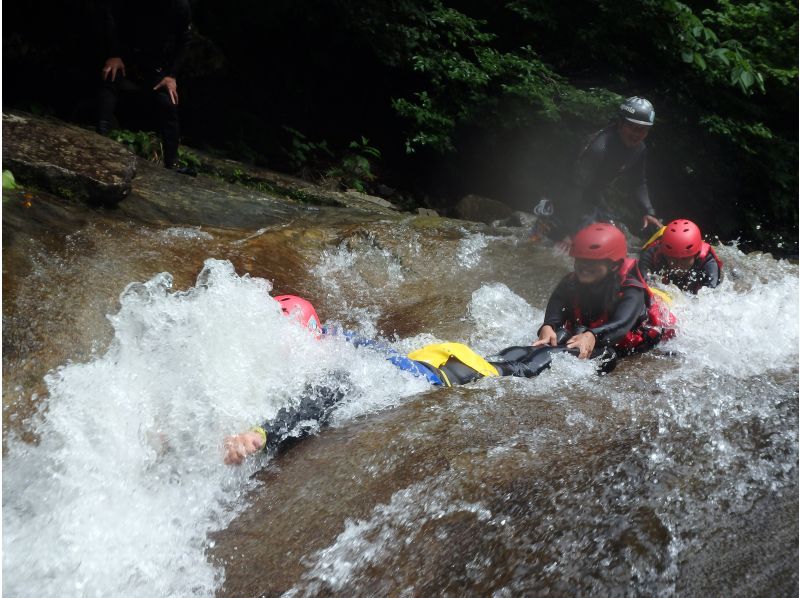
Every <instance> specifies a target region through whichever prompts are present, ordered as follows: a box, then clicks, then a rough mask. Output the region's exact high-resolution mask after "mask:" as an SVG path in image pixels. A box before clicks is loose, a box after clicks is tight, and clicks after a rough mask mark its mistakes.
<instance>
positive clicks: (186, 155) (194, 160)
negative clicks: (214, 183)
mask: <svg viewBox="0 0 800 598" xmlns="http://www.w3.org/2000/svg"><path fill="white" fill-rule="evenodd" d="M178 167H189V168H194V169H195V170H197V171H199V170H202V169H203V162H202V160H200V157H199V156H198V155H197V154H195V153H194V152H192V151H190V150H187V149H185V148H184V147H179V148H178Z"/></svg>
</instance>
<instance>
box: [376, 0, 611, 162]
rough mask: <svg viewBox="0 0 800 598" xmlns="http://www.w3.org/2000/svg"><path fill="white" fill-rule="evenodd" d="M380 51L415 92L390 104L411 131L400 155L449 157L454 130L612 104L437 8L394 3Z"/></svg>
mask: <svg viewBox="0 0 800 598" xmlns="http://www.w3.org/2000/svg"><path fill="white" fill-rule="evenodd" d="M386 17H387V22H386V23H385V26H384V27H385V30H386V38H383V39H384V42H385V40H386V39H390V40H393V43H392V44H391V45H390V46H387V45H386V44H385V43H384V45H383V46H381V47H380V48H379V51H380V52H382V55H383V56H384V59H385V60H387V62H388V63H389V64H391V65H392V66H394V67H396V68H402V69H408V70H411V71H413V72H415V73H417V75H418V76H417V80H418V89H416V90H413V89H412V90H410V91H409V92H407V93H405V94H403V95H402V96H399V97H395V98H393V99H392V106H393V108H394V109H395V110H396V111H397V113H398V114H399V115H400V116H401V117H403V118H404V119H406V121H407V122H409V124H410V130H409V133H408V135H407V137H406V140H405V147H406V152H408V153H413V152H415V151H416V150H417V149H419V148H421V147H428V148H431V149H433V150H435V151H437V152H440V153H446V152H452V151H454V150H455V149H456V148H455V145H454V135H455V134H456V132H457V130H458V128H459V127H463V126H474V125H477V126H479V127H482V128H486V129H491V128H493V127H499V128H501V129H502V128H509V127H516V126H520V125H522V126H524V125H526V124H530V123H531V122H534V121H535V120H536V119H542V118H543V119H546V120H550V121H553V122H558V121H560V120H561V119H563V118H564V117H565V116H568V115H569V116H575V115H578V114H580V115H584V114H586V113H596V112H598V111H602V110H608V109H609V107H610V106H611V105H612V104H613V103H614V102H616V101H618V96H617V95H616V94H613V93H610V92H608V91H607V90H602V89H600V90H598V89H588V90H583V89H579V88H576V87H574V86H571V85H569V84H568V83H567V81H566V79H565V78H564V77H562V76H560V75H558V74H557V73H556V72H555V71H554V70H553V69H551V68H550V67H549V66H548V65H547V64H545V62H544V61H543V60H542V59H541V58H540V57H539V56H538V54H537V53H536V51H535V50H534V49H533V47H532V46H531V45H528V44H526V45H522V46H519V47H516V48H511V49H508V48H507V47H502V48H501V47H499V46H500V44H498V42H499V39H498V37H499V36H498V35H497V34H495V33H493V32H490V31H487V30H486V28H487V24H488V23H487V21H485V20H481V19H476V18H473V17H470V16H468V15H467V14H465V13H463V12H460V11H458V10H456V9H455V8H452V7H449V6H445V4H444V3H443V2H442V1H440V0H427V1H426V2H421V3H420V2H414V3H412V2H400V3H397V4H395V5H394V10H393V11H390V12H389V14H387V15H386Z"/></svg>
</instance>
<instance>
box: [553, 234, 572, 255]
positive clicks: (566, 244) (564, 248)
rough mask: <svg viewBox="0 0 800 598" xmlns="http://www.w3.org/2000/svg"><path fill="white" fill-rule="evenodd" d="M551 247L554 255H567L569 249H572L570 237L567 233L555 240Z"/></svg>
mask: <svg viewBox="0 0 800 598" xmlns="http://www.w3.org/2000/svg"><path fill="white" fill-rule="evenodd" d="M553 249H554V251H555V254H556V255H569V251H570V249H572V237H570V236H569V235H567V236H566V237H564V238H563V239H561V240H560V241H557V242H556V244H555V245H553Z"/></svg>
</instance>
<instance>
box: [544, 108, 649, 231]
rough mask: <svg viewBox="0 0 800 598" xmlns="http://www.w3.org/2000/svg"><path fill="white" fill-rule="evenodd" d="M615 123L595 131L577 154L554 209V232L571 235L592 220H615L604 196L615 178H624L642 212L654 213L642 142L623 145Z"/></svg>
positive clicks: (616, 218) (644, 149) (616, 219)
mask: <svg viewBox="0 0 800 598" xmlns="http://www.w3.org/2000/svg"><path fill="white" fill-rule="evenodd" d="M617 126H618V125H617V124H616V123H614V124H612V125H609V126H608V127H606V128H605V129H602V130H601V131H599V132H597V133H596V134H595V135H594V136H593V137H592V139H591V141H590V142H589V143H588V145H587V146H586V147H585V148H584V150H583V151H582V152H581V153H580V155H579V156H578V159H577V161H576V163H575V167H574V170H573V174H572V179H571V181H570V182H569V184H568V186H567V189H566V192H565V194H564V198H563V202H562V204H561V206H559V207H558V211H557V213H556V216H557V220H558V222H559V227H558V229H557V232H556V234H557V235H562V234H565V235H572V234H574V233H575V232H577V231H578V230H580V229H581V228H583V227H584V226H587V225H589V224H591V223H592V222H608V221H618V220H619V218H618V217H616V216H615V214H613V212H612V211H611V209H610V208H609V206H608V203H607V201H606V198H605V192H606V189H608V187H609V186H610V185H611V183H613V182H614V181H615V180H616V179H618V178H620V177H622V176H624V177H625V179H627V183H628V187H629V190H630V193H631V194H632V195H633V197H634V198H635V200H636V202H637V203H638V204H639V207H640V209H641V212H642V214H644V215H650V216H654V215H655V210H654V209H653V204H652V203H651V202H650V195H649V193H648V190H647V177H646V175H645V158H646V152H647V149H646V146H645V144H644V142H641V143H639V144H638V145H636V146H635V147H627V146H626V145H625V144H624V143H623V142H622V140H621V139H620V137H619V134H618V133H617Z"/></svg>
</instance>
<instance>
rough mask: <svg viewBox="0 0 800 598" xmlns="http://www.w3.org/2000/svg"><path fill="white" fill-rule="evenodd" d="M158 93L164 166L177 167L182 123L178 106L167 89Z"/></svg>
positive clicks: (157, 101) (157, 100)
mask: <svg viewBox="0 0 800 598" xmlns="http://www.w3.org/2000/svg"><path fill="white" fill-rule="evenodd" d="M155 94H156V103H157V105H158V113H159V118H160V120H161V142H162V143H163V145H164V166H165V167H166V168H175V167H176V166H177V165H178V144H179V143H180V123H179V120H178V106H177V105H176V104H173V103H172V100H171V99H170V97H169V93H168V92H167V90H166V89H164V88H162V89H159V90H158V91H157V92H155Z"/></svg>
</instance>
